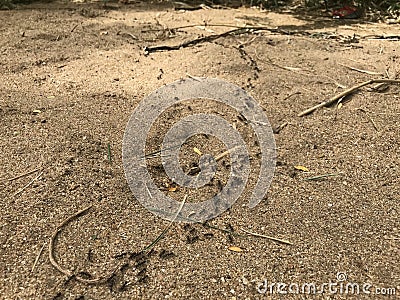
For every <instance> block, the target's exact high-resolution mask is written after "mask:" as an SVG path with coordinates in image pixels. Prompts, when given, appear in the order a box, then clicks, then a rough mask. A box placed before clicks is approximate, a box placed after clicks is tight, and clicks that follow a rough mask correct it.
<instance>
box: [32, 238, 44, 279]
mask: <svg viewBox="0 0 400 300" xmlns="http://www.w3.org/2000/svg"><path fill="white" fill-rule="evenodd" d="M44 246H46V242H44V243H43V246H42V248H40V250H39V253H38V255H37V256H36V259H35V262H34V263H33V266H32V269H31V273H33V270H35V267H36V265H37V263H38V262H39V258H40V256H41V255H42V252H43V249H44Z"/></svg>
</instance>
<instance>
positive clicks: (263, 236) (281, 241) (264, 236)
mask: <svg viewBox="0 0 400 300" xmlns="http://www.w3.org/2000/svg"><path fill="white" fill-rule="evenodd" d="M240 230H242V231H244V232H246V233H248V234H250V235H253V236H258V237H262V238H265V239H269V240H271V241H275V242H278V243H282V244H287V245H293V243H291V242H289V241H286V240H281V239H278V238H275V237H272V236H268V235H263V234H259V233H254V232H250V231H247V230H246V229H243V228H240Z"/></svg>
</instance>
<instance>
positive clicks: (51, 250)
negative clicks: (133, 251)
mask: <svg viewBox="0 0 400 300" xmlns="http://www.w3.org/2000/svg"><path fill="white" fill-rule="evenodd" d="M92 206H93V205H90V206H88V207H86V208H84V209H82V210H80V211H78V212H77V213H75V214H74V215H72V216H70V217H68V218H67V219H65V220H64V221H63V222H62V223H61V224H60V225H58V226H57V228H56V230H55V231H54V233H53V235H52V236H51V239H50V243H49V260H50V263H51V264H52V265H53V267H55V268H56V269H57V270H58V271H59V272H61V273H63V274H64V275H66V276H68V277H71V276H74V274H73V273H72V272H71V271H69V270H66V269H63V268H62V267H61V266H60V265H59V264H58V263H57V261H56V259H55V258H54V244H55V241H56V239H57V236H58V234H59V233H60V230H61V229H62V228H63V227H64V226H66V225H67V224H68V223H69V222H71V221H72V220H74V219H76V218H78V217H79V216H81V215H83V214H85V213H86V212H87V211H88V210H89V209H91V208H92ZM119 267H120V264H118V265H117V267H116V268H114V269H113V270H112V271H111V272H109V273H108V274H107V275H106V276H103V277H98V278H94V279H85V278H82V277H81V276H79V275H75V276H74V278H75V279H76V280H77V281H79V282H82V283H87V284H97V283H102V282H106V281H107V280H108V279H109V278H110V277H111V276H112V275H113V274H114V273H115V272H116V271H117V270H118V268H119Z"/></svg>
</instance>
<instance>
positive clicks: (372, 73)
mask: <svg viewBox="0 0 400 300" xmlns="http://www.w3.org/2000/svg"><path fill="white" fill-rule="evenodd" d="M338 65H341V66H343V67H345V68H348V69H350V70H353V71H357V72H360V73H365V74H368V75H383V74H382V73H378V72H372V71H368V70H362V69H357V68H354V67H351V66H347V65H344V64H341V63H338Z"/></svg>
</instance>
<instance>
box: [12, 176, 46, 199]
mask: <svg viewBox="0 0 400 300" xmlns="http://www.w3.org/2000/svg"><path fill="white" fill-rule="evenodd" d="M43 172H44V171H42V172H40V174H39V175H38V176H36V177H35V178H33V179H32V180H31V181H30V182H29V183H28V184H27V185H25V186H24V187H23V188H21V189H19V190H18V191H16V192H15V193H14V196H17V195H18V194H20V193H22V192H23V191H24V190H25V189H26V188H28V187H29V186H30V185H31V184H32V183H34V182H35V181H36V180H37V179H39V177H40V176H42V174H43Z"/></svg>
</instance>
